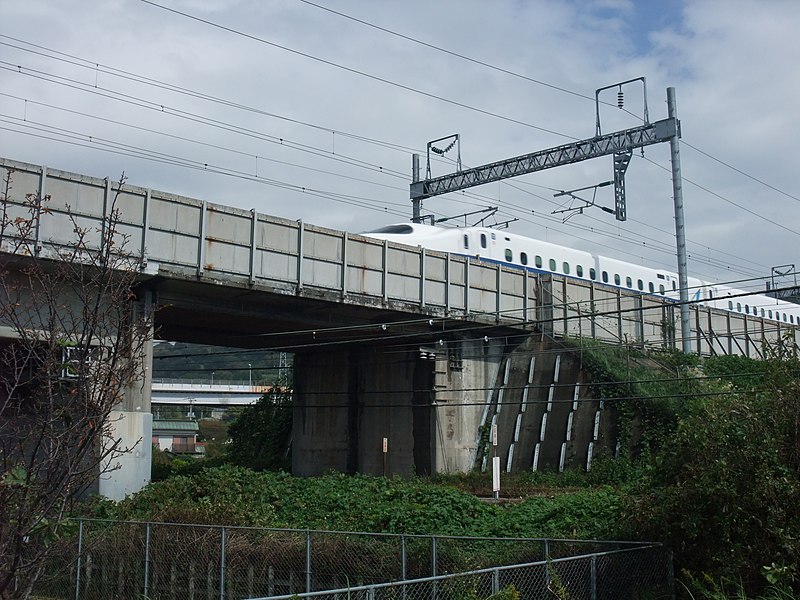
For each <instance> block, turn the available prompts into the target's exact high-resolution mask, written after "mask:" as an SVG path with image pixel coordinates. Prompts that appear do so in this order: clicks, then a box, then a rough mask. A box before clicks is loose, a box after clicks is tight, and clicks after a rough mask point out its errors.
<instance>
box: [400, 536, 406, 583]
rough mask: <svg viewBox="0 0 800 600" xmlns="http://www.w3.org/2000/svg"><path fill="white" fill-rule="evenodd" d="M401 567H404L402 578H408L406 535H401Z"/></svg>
mask: <svg viewBox="0 0 800 600" xmlns="http://www.w3.org/2000/svg"><path fill="white" fill-rule="evenodd" d="M400 567H401V569H402V579H403V580H406V579H408V577H407V569H408V556H407V555H406V536H404V535H401V536H400Z"/></svg>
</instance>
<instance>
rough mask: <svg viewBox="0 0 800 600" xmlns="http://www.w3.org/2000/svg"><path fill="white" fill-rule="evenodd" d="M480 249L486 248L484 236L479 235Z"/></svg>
mask: <svg viewBox="0 0 800 600" xmlns="http://www.w3.org/2000/svg"><path fill="white" fill-rule="evenodd" d="M481 248H486V234H485V233H482V234H481Z"/></svg>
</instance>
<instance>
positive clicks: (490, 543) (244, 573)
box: [34, 520, 672, 600]
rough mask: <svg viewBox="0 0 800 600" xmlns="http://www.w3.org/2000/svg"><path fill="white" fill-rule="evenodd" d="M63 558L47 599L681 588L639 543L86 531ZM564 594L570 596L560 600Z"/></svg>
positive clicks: (93, 527) (661, 555) (667, 562)
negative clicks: (674, 586) (508, 587)
mask: <svg viewBox="0 0 800 600" xmlns="http://www.w3.org/2000/svg"><path fill="white" fill-rule="evenodd" d="M52 550H53V554H52V558H51V561H50V562H49V564H48V568H47V569H46V572H45V574H44V577H43V578H42V579H41V581H40V582H39V584H38V586H37V588H36V590H35V592H34V596H36V597H40V598H64V599H68V598H70V599H72V598H74V599H75V600H94V599H101V598H102V599H106V598H119V599H125V598H131V599H133V598H137V599H140V598H145V599H148V600H156V599H159V600H160V599H164V600H167V599H169V600H172V599H177V598H181V599H187V600H238V599H243V598H266V597H291V596H296V595H307V594H312V595H316V594H320V595H321V596H322V597H327V596H335V595H336V593H337V592H331V591H330V590H339V591H338V593H339V594H342V593H344V592H342V590H346V591H347V593H348V594H349V596H348V597H349V598H357V597H364V598H374V597H392V598H400V597H402V598H403V599H404V600H406V599H407V598H409V597H410V598H412V599H413V598H415V597H419V596H421V595H422V594H427V596H426V597H429V598H434V599H435V600H444V599H446V598H454V599H455V598H464V597H470V598H482V597H487V596H489V595H490V594H491V593H492V592H493V591H496V590H498V589H503V588H505V587H507V586H509V585H514V587H515V588H516V589H517V590H518V591H520V592H521V593H522V597H523V598H529V597H531V598H538V597H542V598H544V597H549V598H552V597H556V598H558V597H569V598H587V599H593V600H594V599H601V598H612V597H613V598H627V597H631V598H632V597H641V594H642V592H643V591H646V592H648V593H650V592H651V591H652V592H653V593H654V594H656V595H653V596H652V597H664V596H668V595H669V590H670V586H671V581H672V580H671V558H670V556H669V553H668V552H667V550H666V549H665V548H663V547H662V546H659V545H652V544H640V543H634V542H602V541H578V540H546V539H527V538H471V537H447V536H417V535H390V534H371V533H350V532H331V531H308V530H287V529H264V528H248V527H220V526H209V525H181V524H171V523H139V522H117V521H99V520H83V521H81V522H80V523H79V529H78V533H77V536H76V537H75V538H74V539H71V540H62V541H60V542H59V543H58V545H57V546H55V547H54V548H53V549H52ZM399 582H403V584H402V585H400V584H399ZM560 586H563V589H564V590H565V591H567V592H568V596H553V595H552V594H553V593H555V592H554V591H552V590H555V591H558V590H560V589H561V587H560ZM548 589H550V590H551V591H549V592H548V591H547V590H548ZM467 591H469V592H470V593H475V594H477V595H476V596H466V595H465V594H466V593H467ZM432 594H433V595H432ZM547 594H550V595H549V596H548V595H547ZM636 594H639V595H636ZM648 597H649V596H648Z"/></svg>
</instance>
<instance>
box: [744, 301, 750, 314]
mask: <svg viewBox="0 0 800 600" xmlns="http://www.w3.org/2000/svg"><path fill="white" fill-rule="evenodd" d="M744 312H745V314H747V315H749V314H750V305H749V304H745V305H744Z"/></svg>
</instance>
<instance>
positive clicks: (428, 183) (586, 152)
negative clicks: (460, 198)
mask: <svg viewBox="0 0 800 600" xmlns="http://www.w3.org/2000/svg"><path fill="white" fill-rule="evenodd" d="M676 135H677V136H678V137H680V132H679V124H678V119H677V118H674V117H673V118H668V119H663V120H661V121H656V122H655V123H649V124H647V125H641V126H639V127H634V128H632V129H624V130H622V131H616V132H614V133H609V134H606V135H601V136H599V137H595V138H592V139H589V140H581V141H578V142H572V143H570V144H564V145H563V146H556V147H555V148H550V149H549V150H540V151H538V152H532V153H531V154H525V155H523V156H518V157H516V158H509V159H507V160H501V161H498V162H494V163H491V164H488V165H483V166H481V167H474V168H472V169H466V170H464V171H459V172H457V173H453V174H451V175H443V176H442V177H434V178H432V179H425V180H422V181H416V182H413V183H412V184H411V199H412V200H413V201H415V202H418V201H419V200H422V199H424V198H431V197H433V196H439V195H441V194H446V193H448V192H457V191H458V190H463V189H466V188H470V187H474V186H476V185H483V184H484V183H491V182H493V181H500V180H502V179H508V178H510V177H517V176H519V175H526V174H527V173H535V172H536V171H543V170H545V169H552V168H553V167H560V166H563V165H569V164H572V163H576V162H580V161H583V160H588V159H590V158H598V157H600V156H607V155H609V154H620V153H626V152H631V151H633V150H634V149H636V148H643V147H644V146H650V145H651V144H659V143H661V142H667V141H669V140H670V138H672V137H674V136H676Z"/></svg>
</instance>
